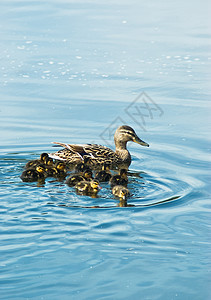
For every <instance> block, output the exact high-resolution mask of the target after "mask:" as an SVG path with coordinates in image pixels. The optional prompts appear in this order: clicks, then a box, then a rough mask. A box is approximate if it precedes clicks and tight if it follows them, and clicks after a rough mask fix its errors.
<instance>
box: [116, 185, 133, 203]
mask: <svg viewBox="0 0 211 300" xmlns="http://www.w3.org/2000/svg"><path fill="white" fill-rule="evenodd" d="M112 194H113V195H114V196H115V197H118V198H119V199H120V200H126V199H127V197H128V196H129V195H130V192H129V190H128V189H127V188H126V187H125V186H123V185H115V186H114V187H113V188H112Z"/></svg>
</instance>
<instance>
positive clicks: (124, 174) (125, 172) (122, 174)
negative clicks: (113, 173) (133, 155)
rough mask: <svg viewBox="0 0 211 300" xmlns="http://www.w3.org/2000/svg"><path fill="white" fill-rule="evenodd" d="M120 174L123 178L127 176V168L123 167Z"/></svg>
mask: <svg viewBox="0 0 211 300" xmlns="http://www.w3.org/2000/svg"><path fill="white" fill-rule="evenodd" d="M119 175H120V176H121V177H122V178H127V170H126V169H121V170H120V172H119Z"/></svg>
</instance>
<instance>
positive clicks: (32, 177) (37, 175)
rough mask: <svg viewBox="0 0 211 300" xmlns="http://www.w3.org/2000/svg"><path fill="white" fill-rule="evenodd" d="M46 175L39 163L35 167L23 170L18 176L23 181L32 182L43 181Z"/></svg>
mask: <svg viewBox="0 0 211 300" xmlns="http://www.w3.org/2000/svg"><path fill="white" fill-rule="evenodd" d="M46 177H47V174H46V171H45V168H44V167H43V166H41V165H38V166H37V167H36V169H34V168H31V169H27V170H25V171H23V173H22V174H21V176H20V178H21V179H22V181H24V182H34V181H40V180H42V181H45V178H46Z"/></svg>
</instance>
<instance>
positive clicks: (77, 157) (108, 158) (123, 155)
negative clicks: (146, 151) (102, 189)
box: [49, 125, 149, 169]
mask: <svg viewBox="0 0 211 300" xmlns="http://www.w3.org/2000/svg"><path fill="white" fill-rule="evenodd" d="M129 141H132V142H135V143H138V144H140V145H142V146H146V147H149V144H147V143H146V142H144V141H143V140H141V139H140V138H139V137H138V136H137V134H136V132H135V130H134V129H133V128H132V127H130V126H128V125H122V126H120V127H118V128H117V130H116V131H115V134H114V143H115V151H113V150H112V149H110V148H108V147H106V146H102V145H97V144H66V143H60V142H53V144H56V145H59V146H61V147H63V149H61V150H59V151H57V152H55V153H49V156H50V157H51V158H53V159H58V160H63V161H65V162H67V163H68V164H77V163H79V162H83V161H84V159H85V158H87V162H86V164H87V165H88V166H89V167H91V168H92V169H93V168H100V169H102V165H103V164H104V163H106V164H108V165H109V168H110V169H116V168H120V167H121V168H126V169H128V168H129V166H130V164H131V155H130V152H129V151H128V150H127V142H129Z"/></svg>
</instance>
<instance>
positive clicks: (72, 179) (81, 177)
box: [65, 170, 93, 186]
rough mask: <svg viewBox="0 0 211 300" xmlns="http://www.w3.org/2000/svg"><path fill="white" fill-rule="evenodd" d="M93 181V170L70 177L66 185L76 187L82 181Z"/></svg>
mask: <svg viewBox="0 0 211 300" xmlns="http://www.w3.org/2000/svg"><path fill="white" fill-rule="evenodd" d="M92 179H93V174H92V171H91V170H85V171H84V172H83V173H82V174H73V175H70V176H69V177H68V178H67V180H66V181H65V183H66V184H67V185H69V186H75V185H76V184H77V183H79V182H81V181H91V180H92Z"/></svg>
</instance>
